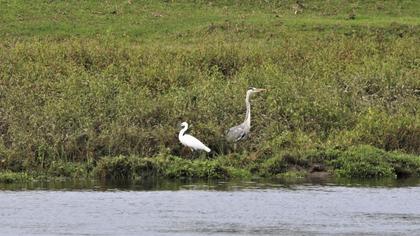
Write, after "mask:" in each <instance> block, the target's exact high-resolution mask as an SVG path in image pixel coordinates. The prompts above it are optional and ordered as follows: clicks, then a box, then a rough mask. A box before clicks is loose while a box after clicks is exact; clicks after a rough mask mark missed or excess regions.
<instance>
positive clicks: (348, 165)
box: [333, 146, 395, 178]
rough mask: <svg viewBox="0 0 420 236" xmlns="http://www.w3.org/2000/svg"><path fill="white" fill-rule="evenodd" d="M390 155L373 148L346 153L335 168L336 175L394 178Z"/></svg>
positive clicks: (336, 162) (361, 148) (358, 148)
mask: <svg viewBox="0 0 420 236" xmlns="http://www.w3.org/2000/svg"><path fill="white" fill-rule="evenodd" d="M387 159H389V154H388V153H386V152H384V151H382V150H380V149H377V148H373V147H371V146H359V147H355V148H351V149H349V150H348V151H346V152H344V153H343V155H341V156H340V157H339V158H338V159H337V160H334V161H333V163H334V166H335V168H336V169H337V170H336V172H335V173H336V174H337V175H338V176H340V177H349V178H379V177H394V176H395V174H394V171H393V168H392V166H391V165H390V163H388V162H387Z"/></svg>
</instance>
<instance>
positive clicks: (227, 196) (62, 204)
mask: <svg viewBox="0 0 420 236" xmlns="http://www.w3.org/2000/svg"><path fill="white" fill-rule="evenodd" d="M0 235H420V181H419V180H410V181H408V180H407V181H390V182H373V183H372V182H362V183H361V182H303V183H285V182H281V181H271V182H270V181H269V182H267V181H265V182H259V181H257V182H215V183H203V182H198V183H197V182H193V183H191V182H176V183H175V182H168V181H156V180H155V181H150V182H144V183H136V184H104V183H95V182H87V183H86V182H84V183H80V182H71V183H68V182H66V183H33V184H26V185H23V184H22V185H5V184H3V185H0Z"/></svg>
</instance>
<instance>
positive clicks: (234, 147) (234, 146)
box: [233, 142, 237, 152]
mask: <svg viewBox="0 0 420 236" xmlns="http://www.w3.org/2000/svg"><path fill="white" fill-rule="evenodd" d="M236 145H237V143H236V142H235V143H233V152H236Z"/></svg>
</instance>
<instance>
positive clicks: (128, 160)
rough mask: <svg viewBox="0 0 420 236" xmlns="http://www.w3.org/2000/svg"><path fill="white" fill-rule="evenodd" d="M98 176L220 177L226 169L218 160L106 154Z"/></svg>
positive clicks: (120, 177)
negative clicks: (111, 155)
mask: <svg viewBox="0 0 420 236" xmlns="http://www.w3.org/2000/svg"><path fill="white" fill-rule="evenodd" d="M95 172H96V173H97V175H99V176H101V177H103V178H107V179H116V180H130V179H134V178H138V177H146V178H147V177H152V176H159V177H167V178H202V179H223V178H228V177H229V172H228V170H227V169H226V168H225V167H223V166H222V165H221V164H220V163H219V162H218V161H217V160H201V159H197V160H194V161H192V160H186V159H183V158H180V157H175V156H158V157H155V158H141V157H137V156H118V157H106V158H103V159H101V160H100V161H99V162H98V165H97V167H96V169H95Z"/></svg>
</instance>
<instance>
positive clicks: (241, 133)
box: [226, 125, 246, 142]
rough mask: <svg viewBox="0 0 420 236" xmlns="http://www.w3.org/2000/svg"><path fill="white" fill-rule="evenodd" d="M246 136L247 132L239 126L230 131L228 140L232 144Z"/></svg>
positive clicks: (227, 135)
mask: <svg viewBox="0 0 420 236" xmlns="http://www.w3.org/2000/svg"><path fill="white" fill-rule="evenodd" d="M245 136H246V131H245V129H244V127H242V125H238V126H235V127H232V128H230V129H229V131H228V133H227V134H226V139H227V140H228V141H230V142H237V141H239V140H241V139H243V138H245Z"/></svg>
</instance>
